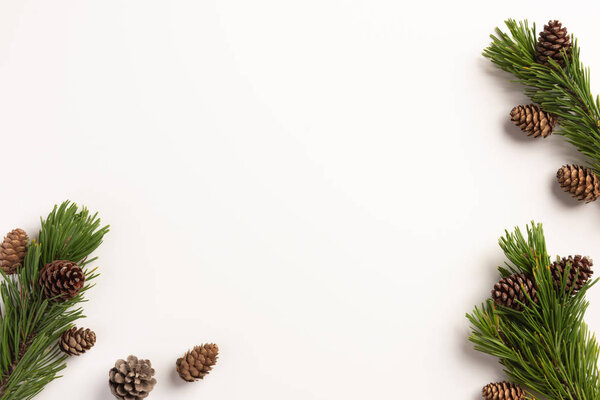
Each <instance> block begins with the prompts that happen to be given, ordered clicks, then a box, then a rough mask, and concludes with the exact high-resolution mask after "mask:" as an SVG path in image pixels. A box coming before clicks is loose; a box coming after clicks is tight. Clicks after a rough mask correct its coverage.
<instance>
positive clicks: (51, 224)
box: [0, 201, 108, 400]
mask: <svg viewBox="0 0 600 400" xmlns="http://www.w3.org/2000/svg"><path fill="white" fill-rule="evenodd" d="M41 225H42V227H41V230H40V232H39V235H38V238H37V240H33V241H31V242H30V243H29V247H28V251H27V255H26V257H25V260H24V262H23V266H22V267H21V268H20V269H19V272H18V274H16V275H11V276H7V275H5V274H4V273H3V272H2V271H1V270H0V273H1V274H2V277H3V278H4V281H3V282H2V283H1V284H0V299H1V300H2V304H3V306H4V310H3V311H2V310H0V400H23V399H31V398H33V397H34V396H35V395H37V394H38V393H39V392H40V391H42V389H43V388H44V387H45V386H46V384H48V383H49V382H51V381H53V380H54V379H56V378H58V377H59V375H58V374H59V373H60V371H62V370H63V369H64V368H65V367H66V365H65V359H66V357H65V356H64V354H63V353H61V352H60V350H59V348H58V346H57V344H56V342H57V340H58V338H59V337H60V335H61V334H62V332H64V331H65V330H66V329H69V328H71V327H72V326H73V324H74V322H75V321H77V320H78V319H80V318H83V317H84V315H83V309H82V308H81V307H80V306H79V305H80V304H81V303H83V302H85V301H86V300H85V299H84V293H85V292H86V291H87V290H88V289H89V288H90V287H92V286H93V284H90V282H91V281H93V279H94V278H96V277H97V276H98V274H97V273H96V272H95V269H90V268H88V264H89V263H91V262H92V261H94V260H95V258H89V256H90V255H91V254H92V252H93V251H94V250H96V248H97V247H98V246H99V245H100V244H101V243H102V239H103V237H104V235H105V234H106V233H107V232H108V226H104V227H102V226H101V225H100V219H99V218H98V217H97V215H96V214H90V213H89V211H88V210H87V209H85V208H83V209H81V210H79V209H78V207H77V206H76V205H75V204H72V203H70V202H68V201H67V202H64V203H63V204H61V205H60V206H56V207H55V208H54V210H52V212H51V213H50V215H48V217H47V218H46V219H45V220H42V224H41ZM54 260H69V261H73V262H76V263H77V264H78V265H79V266H81V267H82V268H83V270H84V273H85V276H86V285H85V286H84V288H83V289H82V290H81V291H80V292H79V294H78V295H77V296H76V297H75V298H73V299H71V300H68V301H65V302H56V301H53V300H52V299H47V298H45V297H44V294H43V290H42V288H41V287H40V286H39V284H38V279H39V273H40V270H41V268H42V267H43V266H44V265H46V264H47V263H49V262H52V261H54Z"/></svg>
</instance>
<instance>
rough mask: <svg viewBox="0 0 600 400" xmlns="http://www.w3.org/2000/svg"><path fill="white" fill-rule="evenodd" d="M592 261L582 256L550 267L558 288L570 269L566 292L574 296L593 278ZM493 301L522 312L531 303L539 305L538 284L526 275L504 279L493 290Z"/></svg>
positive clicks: (573, 257)
mask: <svg viewBox="0 0 600 400" xmlns="http://www.w3.org/2000/svg"><path fill="white" fill-rule="evenodd" d="M592 265H593V263H592V260H591V259H590V258H588V257H583V256H580V255H576V256H569V257H563V258H562V259H560V260H557V261H555V262H554V263H552V264H551V265H550V272H551V273H552V278H553V280H554V283H555V286H556V287H561V285H562V283H561V282H562V278H563V276H564V274H565V271H566V270H567V269H568V271H569V272H568V274H567V276H566V282H565V290H566V292H567V293H571V294H574V293H576V292H577V291H579V290H581V288H582V287H583V285H585V283H586V282H587V281H588V279H589V278H590V277H591V276H592V273H593V271H592ZM492 299H493V300H494V302H495V303H496V304H499V305H501V306H505V307H510V308H512V309H514V310H517V311H522V310H523V308H524V307H525V306H526V305H528V303H529V302H533V303H537V302H538V299H537V290H536V284H535V281H534V279H533V277H532V276H529V275H527V274H524V273H520V274H513V275H510V276H507V277H506V278H502V279H501V280H500V281H499V282H498V283H496V284H495V285H494V288H493V289H492Z"/></svg>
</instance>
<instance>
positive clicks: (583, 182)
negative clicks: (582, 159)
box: [556, 165, 600, 203]
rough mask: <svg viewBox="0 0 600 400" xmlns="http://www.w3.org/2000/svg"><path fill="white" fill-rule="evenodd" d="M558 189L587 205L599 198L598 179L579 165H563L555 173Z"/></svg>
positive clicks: (589, 170) (599, 181) (599, 183)
mask: <svg viewBox="0 0 600 400" xmlns="http://www.w3.org/2000/svg"><path fill="white" fill-rule="evenodd" d="M556 179H557V180H558V183H559V184H560V187H561V188H562V189H563V190H564V191H565V192H569V193H571V196H573V197H575V198H576V199H577V200H580V201H585V202H586V203H589V202H591V201H594V200H596V199H597V198H598V196H600V179H598V177H597V176H596V174H595V173H594V172H593V171H592V170H591V169H589V168H584V167H581V166H579V165H563V166H562V167H561V168H560V169H559V170H558V171H557V172H556Z"/></svg>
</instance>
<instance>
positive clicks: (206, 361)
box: [177, 343, 219, 382]
mask: <svg viewBox="0 0 600 400" xmlns="http://www.w3.org/2000/svg"><path fill="white" fill-rule="evenodd" d="M218 354H219V346H217V345H216V344H212V343H211V344H208V343H207V344H203V345H201V346H196V347H194V348H193V349H192V350H191V351H188V352H187V353H185V355H184V356H183V357H181V358H179V359H178V360H177V372H179V376H181V379H183V380H185V381H188V382H194V381H195V380H198V379H202V378H204V376H205V375H207V374H208V373H209V372H210V370H211V369H212V366H213V365H215V364H216V363H217V358H218Z"/></svg>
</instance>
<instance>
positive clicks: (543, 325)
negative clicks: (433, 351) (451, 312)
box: [467, 222, 600, 400]
mask: <svg viewBox="0 0 600 400" xmlns="http://www.w3.org/2000/svg"><path fill="white" fill-rule="evenodd" d="M499 243H500V247H501V248H502V250H503V251H504V253H505V255H506V257H507V258H508V260H509V262H507V263H506V265H505V266H504V267H499V272H500V275H501V276H507V275H508V274H511V273H521V272H522V273H526V274H530V275H531V276H533V277H534V279H535V282H536V284H537V297H538V303H537V304H535V303H532V302H527V304H525V303H523V307H524V310H523V311H515V310H513V309H510V308H507V307H503V306H499V305H497V304H495V303H494V302H493V300H491V299H488V300H487V301H486V302H485V303H483V304H482V305H481V306H480V307H475V309H474V310H473V312H472V313H471V314H467V318H468V319H469V321H470V322H471V326H472V333H471V335H470V337H469V340H470V341H471V342H473V343H474V346H475V349H477V350H479V351H481V352H484V353H487V354H490V355H492V356H495V357H497V358H498V359H499V361H500V363H501V364H502V365H503V367H504V370H505V372H506V374H507V375H508V376H509V377H510V378H511V380H513V381H514V382H516V383H518V384H520V385H522V386H523V387H524V388H526V389H528V390H529V391H530V393H536V394H538V395H541V396H543V398H547V399H551V400H562V399H570V400H597V399H600V373H599V371H598V366H597V364H598V356H599V354H600V348H599V346H598V343H597V342H596V339H595V337H594V335H593V334H591V333H590V332H589V330H588V327H587V325H586V324H585V322H584V321H583V317H584V314H585V311H586V309H587V307H588V302H587V301H586V299H585V294H586V292H587V290H588V289H589V288H590V287H591V286H592V285H593V284H594V283H595V282H588V283H586V284H585V285H584V286H583V288H582V289H581V290H580V291H579V292H577V293H573V292H572V291H571V292H570V291H568V290H566V284H567V277H568V273H569V270H570V268H571V265H568V266H567V268H566V270H565V272H564V275H563V278H562V279H561V283H560V287H557V285H556V284H555V282H554V280H553V277H552V273H551V271H550V265H551V263H550V257H549V256H548V254H547V252H546V243H545V238H544V232H543V229H542V226H541V224H537V225H536V224H535V223H533V222H532V224H531V226H529V227H528V229H527V238H525V237H524V236H523V234H522V232H521V231H520V230H519V228H516V229H515V231H514V232H513V233H508V232H506V235H505V236H504V237H502V238H501V239H500V241H499ZM538 398H539V397H538Z"/></svg>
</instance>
